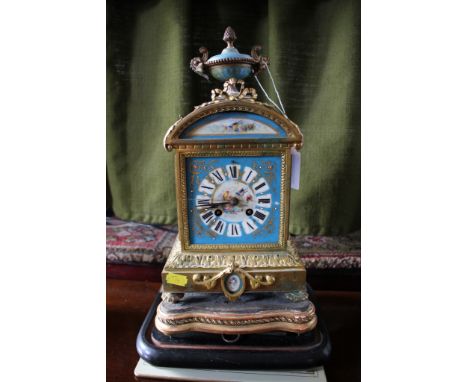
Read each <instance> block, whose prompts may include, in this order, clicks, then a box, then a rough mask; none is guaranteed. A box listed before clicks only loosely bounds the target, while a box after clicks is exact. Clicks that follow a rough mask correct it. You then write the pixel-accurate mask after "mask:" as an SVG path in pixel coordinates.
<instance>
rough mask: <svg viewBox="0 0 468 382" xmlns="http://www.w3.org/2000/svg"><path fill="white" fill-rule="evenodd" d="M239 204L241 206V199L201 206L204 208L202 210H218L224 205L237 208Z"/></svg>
mask: <svg viewBox="0 0 468 382" xmlns="http://www.w3.org/2000/svg"><path fill="white" fill-rule="evenodd" d="M238 204H239V199H237V198H232V200H229V201H226V202H215V203H210V204H206V205H204V206H200V207H202V208H216V207H218V206H223V205H231V206H237V205H238Z"/></svg>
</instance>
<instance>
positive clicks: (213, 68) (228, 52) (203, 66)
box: [190, 27, 269, 81]
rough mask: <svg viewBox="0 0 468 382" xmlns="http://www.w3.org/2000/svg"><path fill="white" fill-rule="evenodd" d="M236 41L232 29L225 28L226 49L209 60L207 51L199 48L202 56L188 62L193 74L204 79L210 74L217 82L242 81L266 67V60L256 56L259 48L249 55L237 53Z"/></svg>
mask: <svg viewBox="0 0 468 382" xmlns="http://www.w3.org/2000/svg"><path fill="white" fill-rule="evenodd" d="M236 39H237V36H236V32H234V29H232V28H231V27H227V28H226V30H225V32H224V36H223V41H225V42H226V44H227V47H226V48H224V50H223V51H222V52H221V53H220V54H217V55H214V56H212V57H210V58H208V49H206V48H204V47H201V48H200V53H201V54H202V56H201V57H195V58H193V59H192V60H191V61H190V67H191V68H192V70H193V71H194V72H195V73H197V74H198V75H200V76H202V77H204V78H206V79H209V76H208V74H210V75H211V77H213V78H215V79H217V80H219V81H227V80H228V79H230V78H234V79H237V80H242V79H244V78H246V77H248V76H250V75H251V74H252V73H253V74H256V73H258V72H260V71H261V70H263V69H264V68H265V67H266V65H268V63H269V60H268V58H267V57H263V56H260V55H259V54H258V52H259V51H260V50H261V47H260V46H258V45H257V46H254V47H253V48H252V51H251V54H250V55H249V54H243V53H239V51H238V50H237V48H236V47H234V41H236Z"/></svg>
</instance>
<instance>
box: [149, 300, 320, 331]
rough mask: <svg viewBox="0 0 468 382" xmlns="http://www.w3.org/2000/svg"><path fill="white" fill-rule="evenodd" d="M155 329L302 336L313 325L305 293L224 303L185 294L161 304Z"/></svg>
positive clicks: (311, 311)
mask: <svg viewBox="0 0 468 382" xmlns="http://www.w3.org/2000/svg"><path fill="white" fill-rule="evenodd" d="M155 325H156V328H157V329H158V330H159V331H160V332H161V333H163V334H165V335H168V336H172V335H177V334H181V333H187V332H204V333H216V334H229V335H237V334H251V333H264V332H275V331H281V332H291V333H305V332H308V331H311V330H312V329H313V328H315V326H316V325H317V316H316V314H315V306H314V304H313V303H312V302H311V301H310V300H309V299H308V296H307V293H305V292H303V293H302V294H293V295H292V294H291V293H280V292H273V293H250V294H245V295H242V296H240V297H239V298H238V299H237V300H236V301H233V302H228V301H227V300H226V298H225V297H224V296H223V295H222V294H220V293H218V294H207V293H188V294H186V295H184V297H183V298H182V299H181V300H179V301H177V302H171V301H168V300H166V301H164V300H163V301H162V302H161V303H160V304H159V306H158V310H157V313H156V318H155Z"/></svg>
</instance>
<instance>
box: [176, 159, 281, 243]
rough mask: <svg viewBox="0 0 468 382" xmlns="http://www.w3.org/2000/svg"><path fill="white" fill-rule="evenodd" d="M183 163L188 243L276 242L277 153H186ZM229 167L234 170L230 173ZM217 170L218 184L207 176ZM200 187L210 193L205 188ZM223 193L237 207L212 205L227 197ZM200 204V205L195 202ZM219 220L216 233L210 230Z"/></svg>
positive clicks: (279, 165)
mask: <svg viewBox="0 0 468 382" xmlns="http://www.w3.org/2000/svg"><path fill="white" fill-rule="evenodd" d="M185 161H186V162H185V165H186V182H187V183H186V184H187V211H188V225H189V238H190V243H191V244H202V245H213V244H276V243H277V242H278V241H279V231H280V229H279V220H280V219H279V218H280V203H281V156H279V155H278V156H255V157H244V156H243V157H191V158H186V159H185ZM228 166H230V167H228ZM231 167H236V168H237V170H236V172H235V173H234V175H233V174H232V171H231V172H230V168H231ZM217 170H218V171H220V170H221V172H222V173H219V174H220V175H221V178H222V179H224V180H223V181H219V183H216V182H215V178H214V177H213V175H210V174H213V173H214V172H216V171H217ZM251 170H253V171H252V172H251ZM254 173H256V174H255V175H252V174H254ZM235 176H237V177H235ZM263 183H265V184H266V185H262V184H263ZM203 186H208V187H209V188H213V189H214V191H213V190H209V191H208V192H205V189H204V188H202V187H203ZM255 189H256V190H255ZM229 193H230V195H231V196H233V195H235V197H236V198H238V201H237V205H235V206H232V205H226V204H224V205H219V206H218V205H216V204H214V203H226V202H225V200H231V201H232V198H231V199H230V195H229ZM226 194H228V196H227V198H226ZM239 195H240V196H239ZM205 199H206V200H205ZM201 202H204V203H205V204H203V205H202V206H200V204H202V203H201ZM207 204H209V206H207ZM249 209H250V210H251V211H248V210H249ZM216 210H219V211H221V214H220V215H216V213H218V212H219V211H218V212H217V211H216ZM203 216H206V217H205V218H204V217H203ZM265 216H266V217H265ZM204 220H205V221H204ZM207 220H208V221H207ZM220 221H221V222H223V223H219V222H220ZM249 222H250V223H249ZM220 224H223V226H224V228H223V229H222V233H220V232H216V231H215V229H216V226H217V225H220ZM249 224H250V225H249ZM254 227H255V229H254V230H253V231H252V230H251V228H254ZM220 231H221V230H220Z"/></svg>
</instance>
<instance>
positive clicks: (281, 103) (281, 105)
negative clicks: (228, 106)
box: [254, 65, 287, 117]
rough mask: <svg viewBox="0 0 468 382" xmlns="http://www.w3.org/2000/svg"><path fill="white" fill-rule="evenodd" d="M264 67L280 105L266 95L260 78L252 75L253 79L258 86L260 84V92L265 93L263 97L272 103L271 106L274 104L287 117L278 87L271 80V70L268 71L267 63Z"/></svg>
mask: <svg viewBox="0 0 468 382" xmlns="http://www.w3.org/2000/svg"><path fill="white" fill-rule="evenodd" d="M266 68H267V72H268V75H269V76H270V80H271V83H272V84H273V89H275V93H276V97H277V98H278V101H279V103H280V106H278V104H277V103H276V102H275V101H273V100H272V99H271V97H270V96H269V95H268V93H267V92H266V90H265V89H264V88H263V86H262V84H261V83H260V80H259V79H258V77H257V76H256V75H254V77H255V80H256V81H257V83H258V86H260V89H262V92H263V94H265V97H266V98H267V99H268V101H270V102H271V103H272V104H273V106H275V107H276V108H277V109H278V110H279V111H280V112H281V113H282V114H283V115H284V116H285V117H287V115H286V111H285V109H284V106H283V102H281V97H280V95H279V92H278V89H277V88H276V85H275V81H274V80H273V76H272V75H271V72H270V69H269V68H268V65H266Z"/></svg>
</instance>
